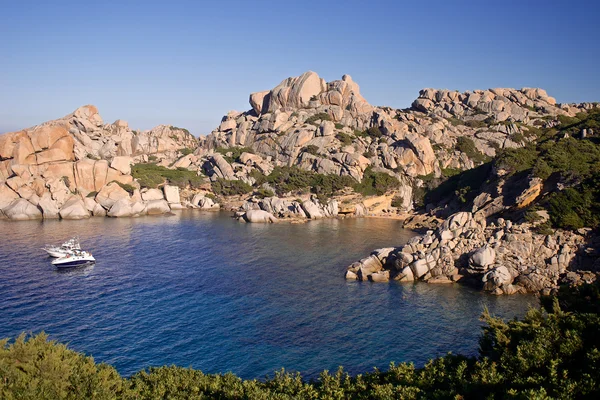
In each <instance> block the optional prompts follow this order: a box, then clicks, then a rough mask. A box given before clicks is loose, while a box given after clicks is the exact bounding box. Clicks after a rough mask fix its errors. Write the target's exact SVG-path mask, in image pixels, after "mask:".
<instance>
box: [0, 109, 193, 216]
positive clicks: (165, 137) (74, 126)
mask: <svg viewBox="0 0 600 400" xmlns="http://www.w3.org/2000/svg"><path fill="white" fill-rule="evenodd" d="M197 145H198V140H197V139H196V138H195V137H194V136H192V135H191V134H190V133H189V132H187V131H186V130H185V129H180V128H175V127H172V126H169V125H161V126H158V127H156V128H153V129H151V130H149V131H144V132H139V131H134V130H131V129H130V128H129V126H128V124H127V122H125V121H123V120H117V121H115V122H114V123H113V124H105V123H104V122H103V121H102V118H101V117H100V115H99V114H98V110H97V109H96V107H94V106H91V105H88V106H84V107H80V108H78V109H77V110H75V111H74V112H73V113H72V114H69V115H67V116H65V117H63V118H61V119H58V120H54V121H49V122H46V123H44V124H41V125H38V126H35V127H32V128H28V129H24V130H22V131H18V132H11V133H6V134H4V135H0V210H2V211H3V213H2V215H3V216H5V217H7V218H10V219H28V218H38V217H40V216H41V217H43V218H63V219H79V218H87V217H89V216H90V214H93V215H95V216H100V215H105V214H106V212H107V211H108V210H110V209H111V208H112V206H113V205H114V203H115V202H117V201H119V200H120V199H124V198H127V199H128V198H130V193H128V192H127V191H125V190H124V189H122V188H121V187H120V186H119V185H118V184H122V185H128V186H129V187H130V188H133V189H136V188H139V185H138V184H137V183H136V182H135V181H134V179H133V177H132V176H131V165H132V164H133V163H136V162H143V161H148V157H149V156H152V157H155V158H156V159H157V161H158V162H161V163H166V164H168V165H170V164H172V163H174V162H175V161H179V159H180V158H183V157H181V154H180V151H181V149H186V148H187V149H188V152H189V151H192V150H193V149H195V148H196V147H197ZM192 157H194V156H193V155H192V154H188V155H187V159H188V160H190V159H192ZM196 168H198V167H196ZM74 195H76V196H74ZM88 195H90V198H89V199H88V197H86V196H88ZM77 196H79V197H77ZM75 198H78V200H75ZM160 198H161V199H162V196H161V197H160ZM16 200H24V201H18V202H15V201H16ZM94 200H96V201H97V202H96V201H94ZM140 200H141V199H140ZM147 201H151V200H147ZM13 203H14V204H13ZM7 208H8V210H5V209H7ZM144 208H145V205H144V207H140V206H137V208H136V210H134V212H133V214H134V215H138V214H139V213H143V210H142V211H141V209H144ZM161 209H164V207H154V208H153V210H155V211H156V210H161Z"/></svg>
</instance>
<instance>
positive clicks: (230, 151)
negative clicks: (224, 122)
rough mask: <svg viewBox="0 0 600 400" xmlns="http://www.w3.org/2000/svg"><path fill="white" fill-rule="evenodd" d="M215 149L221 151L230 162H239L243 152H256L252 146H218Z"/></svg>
mask: <svg viewBox="0 0 600 400" xmlns="http://www.w3.org/2000/svg"><path fill="white" fill-rule="evenodd" d="M215 151H216V152H217V153H221V155H223V158H224V159H225V160H226V161H227V162H228V163H229V164H231V163H233V162H239V161H240V156H241V155H242V153H250V154H254V150H253V149H252V148H251V147H217V148H216V149H215Z"/></svg>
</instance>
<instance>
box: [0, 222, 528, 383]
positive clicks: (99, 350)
mask: <svg viewBox="0 0 600 400" xmlns="http://www.w3.org/2000/svg"><path fill="white" fill-rule="evenodd" d="M0 234H1V235H2V237H3V240H2V242H1V244H0V276H2V279H1V280H0V321H1V323H0V337H2V338H4V337H12V338H14V337H15V336H16V335H18V334H19V333H21V332H23V331H25V332H39V331H42V330H43V331H45V332H46V333H48V334H49V335H50V337H51V338H52V339H56V340H59V341H61V342H64V343H68V344H69V346H70V347H71V348H73V349H74V350H77V351H83V352H85V353H87V354H91V355H93V356H94V357H95V359H96V360H97V361H100V362H107V363H110V364H112V365H114V366H115V367H116V368H117V369H118V370H119V372H120V373H121V374H123V375H130V374H132V373H135V372H137V371H139V370H140V369H143V368H145V367H149V366H159V365H165V364H166V365H170V364H175V365H180V366H192V367H194V368H196V369H201V370H202V371H204V372H207V373H216V372H227V371H232V372H234V373H235V374H237V375H239V376H240V377H242V378H262V377H264V376H265V375H267V374H269V375H272V374H273V372H274V371H275V370H278V369H281V368H285V369H287V370H292V371H300V372H301V373H302V374H303V375H304V376H305V377H307V378H314V377H316V376H317V375H318V373H319V372H320V371H322V370H323V369H329V370H335V369H336V368H337V367H338V366H339V365H343V366H344V368H345V369H346V370H347V371H349V372H350V373H360V372H366V371H369V370H372V368H373V367H379V368H386V367H387V366H388V364H389V362H390V361H395V362H403V361H411V362H414V363H415V364H416V365H417V366H420V365H423V364H424V363H426V362H427V361H428V360H429V359H431V358H433V357H437V356H440V355H444V354H445V353H447V352H448V351H452V352H453V353H462V354H474V353H475V352H476V350H477V346H478V338H479V335H480V329H479V327H480V326H481V323H480V322H479V316H480V315H481V313H482V311H483V309H484V307H488V309H489V310H490V312H491V313H492V314H495V315H499V316H502V317H504V318H512V317H515V316H522V315H523V314H524V313H525V312H526V310H527V309H528V308H529V307H531V306H536V305H537V299H536V298H535V297H533V296H525V295H516V296H510V297H509V296H507V297H502V296H500V297H496V296H491V295H488V294H484V293H481V292H477V291H474V290H471V289H469V288H467V287H463V286H458V285H450V286H446V285H444V286H440V285H430V284H425V283H418V284H400V283H397V282H391V283H379V284H373V283H370V282H354V281H353V282H348V281H346V280H345V279H344V272H345V270H346V267H347V266H348V264H350V263H351V262H353V261H355V260H356V259H359V258H361V257H363V256H364V255H365V254H368V253H369V252H370V251H371V250H372V249H374V248H378V247H388V246H398V245H400V244H402V243H404V242H406V241H407V240H408V239H409V238H410V237H411V236H412V235H414V234H413V233H412V232H410V231H408V230H404V229H402V228H401V223H400V222H399V221H395V220H387V219H373V218H361V219H341V220H340V219H329V220H318V221H311V222H309V223H306V224H299V225H292V224H287V223H281V224H268V225H266V224H265V225H263V224H240V223H239V222H237V221H235V220H233V219H232V218H231V217H230V215H229V213H224V212H212V213H211V212H198V211H181V212H178V213H177V214H176V215H175V216H160V217H143V218H137V219H108V218H92V219H89V220H82V221H44V222H41V221H27V222H19V223H11V222H1V223H0ZM74 235H79V236H80V239H81V242H82V244H83V246H84V248H86V249H89V250H90V251H92V253H93V254H94V256H95V257H96V259H97V263H96V265H95V266H93V267H89V268H85V269H79V270H72V271H69V272H66V273H62V272H57V271H56V270H54V269H53V268H52V267H51V265H50V259H49V258H47V257H46V256H45V254H44V253H43V251H41V250H39V249H40V248H41V247H42V246H43V245H44V244H46V243H59V242H61V241H63V240H65V239H67V238H69V237H71V236H74Z"/></svg>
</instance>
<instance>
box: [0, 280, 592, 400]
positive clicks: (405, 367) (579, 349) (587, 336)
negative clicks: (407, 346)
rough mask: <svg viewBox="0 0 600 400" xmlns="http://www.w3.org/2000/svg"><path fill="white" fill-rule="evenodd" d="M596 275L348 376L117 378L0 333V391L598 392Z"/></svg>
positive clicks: (297, 395)
mask: <svg viewBox="0 0 600 400" xmlns="http://www.w3.org/2000/svg"><path fill="white" fill-rule="evenodd" d="M599 293H600V284H598V283H596V284H593V285H584V286H581V287H578V288H570V289H563V290H561V291H560V292H559V295H558V297H557V298H545V299H542V300H543V301H542V304H543V305H544V307H545V310H531V311H530V312H529V313H528V314H527V315H526V316H525V318H523V320H520V321H519V320H513V321H510V322H503V321H501V320H499V319H496V318H493V317H491V316H489V315H487V313H486V314H484V317H483V318H484V320H485V322H486V326H485V327H484V328H483V335H482V338H481V340H480V352H479V355H478V356H477V357H464V356H459V355H452V354H449V355H447V356H445V357H440V358H437V359H435V360H432V361H430V362H429V363H428V364H427V365H425V366H424V367H423V368H415V367H414V365H412V364H406V363H403V364H399V365H395V364H393V363H392V364H391V365H390V367H389V369H388V370H387V371H380V370H375V371H373V372H369V373H366V374H363V375H357V376H354V377H353V376H350V375H348V374H347V373H346V372H344V370H343V369H341V368H340V369H339V370H338V371H336V372H335V373H333V374H332V373H329V372H328V371H324V372H322V373H321V375H320V377H319V378H318V379H317V380H315V381H310V382H307V381H305V380H303V379H302V377H301V376H300V375H299V374H293V373H286V372H285V371H280V372H277V373H275V375H274V376H273V377H270V378H269V377H268V378H266V379H265V380H264V381H259V380H242V379H240V378H238V377H237V376H235V375H233V374H231V373H227V374H215V375H211V374H204V373H202V372H201V371H197V370H193V369H190V368H180V367H175V366H171V367H159V368H150V369H148V370H144V371H141V372H138V373H137V374H135V375H133V376H132V377H130V378H128V379H125V378H121V377H120V376H119V375H118V373H117V372H116V371H115V369H114V368H113V367H110V366H108V365H105V364H95V363H94V361H93V359H92V358H91V357H86V356H84V355H82V354H80V353H76V352H74V351H72V350H69V349H67V348H66V347H65V346H64V345H61V344H57V343H55V342H52V341H48V339H47V337H46V336H45V335H44V334H40V335H37V336H32V337H29V338H25V336H23V335H22V336H20V337H19V338H17V339H16V340H15V341H14V342H13V343H10V344H9V343H8V341H7V340H3V341H1V342H0V398H2V399H505V398H516V399H532V398H533V399H551V398H556V399H597V398H600V315H599V314H598V312H599V311H600V295H599Z"/></svg>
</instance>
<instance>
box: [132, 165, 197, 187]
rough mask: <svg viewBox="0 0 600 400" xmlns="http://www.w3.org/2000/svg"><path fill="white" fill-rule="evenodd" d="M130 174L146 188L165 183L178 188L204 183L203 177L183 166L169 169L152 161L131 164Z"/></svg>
mask: <svg viewBox="0 0 600 400" xmlns="http://www.w3.org/2000/svg"><path fill="white" fill-rule="evenodd" d="M131 175H132V176H133V178H135V179H136V180H137V181H138V183H139V184H140V186H141V187H147V188H156V187H158V186H160V185H163V184H165V183H168V184H170V185H175V186H179V187H180V188H185V187H188V186H190V187H192V188H198V187H200V185H202V184H203V183H204V178H203V177H202V176H199V175H198V174H197V173H196V172H194V171H190V170H187V169H185V168H177V169H169V168H166V167H163V166H160V165H156V164H152V163H148V164H135V165H133V166H132V167H131Z"/></svg>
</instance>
